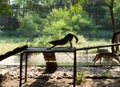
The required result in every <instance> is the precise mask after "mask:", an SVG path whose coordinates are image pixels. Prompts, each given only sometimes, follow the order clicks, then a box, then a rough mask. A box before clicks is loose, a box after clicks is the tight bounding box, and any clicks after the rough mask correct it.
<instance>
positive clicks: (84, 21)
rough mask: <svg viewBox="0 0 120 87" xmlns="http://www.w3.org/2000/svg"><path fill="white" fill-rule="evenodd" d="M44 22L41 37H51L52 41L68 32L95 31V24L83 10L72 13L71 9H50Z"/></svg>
mask: <svg viewBox="0 0 120 87" xmlns="http://www.w3.org/2000/svg"><path fill="white" fill-rule="evenodd" d="M45 21H46V22H45V26H44V28H43V35H44V34H45V35H48V36H52V37H53V38H54V39H59V38H60V37H61V36H63V35H65V34H66V33H68V32H74V33H76V32H78V33H79V32H81V30H88V31H89V32H93V31H94V30H95V29H96V25H95V23H93V22H92V20H91V19H89V18H88V16H87V14H86V13H85V12H84V11H83V10H81V11H80V12H75V11H74V12H73V10H72V8H71V9H67V8H64V9H62V8H59V9H52V11H51V12H50V14H49V15H48V16H47V18H46V19H45Z"/></svg>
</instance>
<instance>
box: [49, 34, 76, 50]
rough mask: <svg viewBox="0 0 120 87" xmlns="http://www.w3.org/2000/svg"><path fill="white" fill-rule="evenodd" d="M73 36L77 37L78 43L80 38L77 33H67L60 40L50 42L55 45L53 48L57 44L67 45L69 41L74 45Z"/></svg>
mask: <svg viewBox="0 0 120 87" xmlns="http://www.w3.org/2000/svg"><path fill="white" fill-rule="evenodd" d="M73 37H74V38H75V39H76V43H77V42H78V38H77V37H76V36H75V35H73V34H71V33H69V34H67V35H66V36H65V37H64V38H62V39H60V40H54V41H50V42H49V43H50V44H52V45H53V46H52V47H51V48H53V47H55V46H57V45H65V44H66V43H68V42H69V43H70V47H72V39H73Z"/></svg>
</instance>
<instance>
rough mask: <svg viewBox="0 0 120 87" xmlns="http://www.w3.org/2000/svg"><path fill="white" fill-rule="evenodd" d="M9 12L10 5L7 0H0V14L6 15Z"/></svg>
mask: <svg viewBox="0 0 120 87" xmlns="http://www.w3.org/2000/svg"><path fill="white" fill-rule="evenodd" d="M10 13H11V8H10V5H8V0H0V15H8V14H10Z"/></svg>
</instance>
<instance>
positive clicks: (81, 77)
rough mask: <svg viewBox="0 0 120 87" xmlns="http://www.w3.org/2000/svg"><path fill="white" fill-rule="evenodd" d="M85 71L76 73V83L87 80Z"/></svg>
mask: <svg viewBox="0 0 120 87" xmlns="http://www.w3.org/2000/svg"><path fill="white" fill-rule="evenodd" d="M84 73H85V70H84V69H82V70H81V71H80V72H78V74H77V77H76V83H77V84H80V83H81V82H86V81H87V79H86V78H85V75H84Z"/></svg>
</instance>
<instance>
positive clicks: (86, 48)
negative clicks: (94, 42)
mask: <svg viewBox="0 0 120 87" xmlns="http://www.w3.org/2000/svg"><path fill="white" fill-rule="evenodd" d="M117 45H120V43H114V44H109V45H102V46H91V47H83V48H77V49H76V51H78V50H88V49H95V48H103V47H111V46H117Z"/></svg>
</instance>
